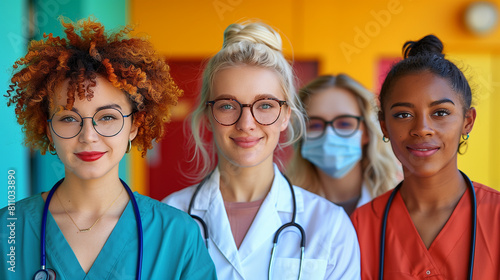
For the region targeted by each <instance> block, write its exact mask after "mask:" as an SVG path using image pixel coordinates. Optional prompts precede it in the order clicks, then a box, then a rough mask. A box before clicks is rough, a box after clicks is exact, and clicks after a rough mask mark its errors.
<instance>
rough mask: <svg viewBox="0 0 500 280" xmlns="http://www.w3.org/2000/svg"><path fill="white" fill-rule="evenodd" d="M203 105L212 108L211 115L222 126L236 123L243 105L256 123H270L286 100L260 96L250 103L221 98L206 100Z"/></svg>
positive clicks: (278, 113) (274, 120)
mask: <svg viewBox="0 0 500 280" xmlns="http://www.w3.org/2000/svg"><path fill="white" fill-rule="evenodd" d="M205 105H206V106H210V107H211V108H212V116H213V117H214V119H215V120H216V121H217V122H218V123H220V124H221V125H224V126H230V125H233V124H235V123H237V122H238V120H239V119H240V118H241V114H242V112H243V108H244V107H249V108H250V112H251V113H252V116H253V118H254V119H255V121H256V122H257V123H259V124H261V125H271V124H273V123H275V122H276V121H277V120H278V118H279V117H280V114H281V106H283V105H286V101H283V100H279V99H276V98H262V99H259V100H255V101H254V102H253V103H252V104H241V103H240V102H238V100H236V99H232V98H221V99H216V100H212V101H207V102H206V104H205Z"/></svg>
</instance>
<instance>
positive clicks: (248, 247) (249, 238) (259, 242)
mask: <svg viewBox="0 0 500 280" xmlns="http://www.w3.org/2000/svg"><path fill="white" fill-rule="evenodd" d="M294 190H295V200H296V203H297V213H300V212H303V211H304V202H303V197H302V193H301V192H300V191H298V189H294ZM280 212H284V213H289V215H282V216H280ZM292 213H293V202H292V194H291V191H290V186H289V184H288V182H287V180H286V179H285V177H284V176H283V175H282V173H281V171H280V170H279V169H278V167H277V166H276V165H274V180H273V184H272V186H271V190H270V191H269V193H268V195H267V196H266V198H265V199H264V201H263V202H262V205H261V207H260V209H259V212H258V213H257V215H256V216H255V219H254V221H253V223H252V225H251V226H250V228H249V229H248V232H247V234H246V236H245V239H243V242H242V243H241V246H240V248H239V256H240V260H241V261H244V260H245V259H246V258H247V257H248V256H250V255H251V254H252V253H253V252H256V251H258V250H257V248H259V247H260V246H263V245H264V244H263V243H269V247H270V248H271V244H272V239H273V238H274V235H275V233H276V231H277V230H278V229H279V228H280V227H281V226H282V225H283V224H285V223H288V222H290V221H291V219H292Z"/></svg>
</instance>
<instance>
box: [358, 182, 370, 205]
mask: <svg viewBox="0 0 500 280" xmlns="http://www.w3.org/2000/svg"><path fill="white" fill-rule="evenodd" d="M372 199H373V197H372V196H371V194H370V191H369V190H368V187H367V186H366V185H365V184H363V185H362V186H361V197H360V198H359V201H358V205H356V208H358V207H360V206H363V205H365V204H366V203H368V202H370V201H371V200H372Z"/></svg>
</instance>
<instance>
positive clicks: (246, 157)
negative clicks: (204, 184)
mask: <svg viewBox="0 0 500 280" xmlns="http://www.w3.org/2000/svg"><path fill="white" fill-rule="evenodd" d="M221 98H231V99H236V100H237V101H238V102H240V103H241V104H252V103H253V102H254V101H256V100H259V99H262V98H276V99H279V100H285V94H284V93H283V90H282V88H281V85H280V81H279V78H278V76H277V74H276V73H275V72H274V71H272V70H269V69H265V68H259V67H253V66H236V67H231V68H227V69H224V70H221V71H220V72H218V73H217V74H216V75H215V78H214V84H213V88H212V95H211V96H210V100H217V99H221ZM266 106H269V105H266ZM263 108H264V109H265V108H267V107H263ZM206 113H207V115H208V118H209V120H210V126H211V130H212V132H213V135H214V140H215V144H216V146H217V155H218V158H219V164H224V163H230V164H232V165H235V166H239V167H251V166H257V165H259V164H261V163H263V162H266V163H269V164H272V161H273V153H274V149H275V148H276V146H277V145H278V141H279V138H280V133H281V131H283V130H285V129H286V128H287V126H288V122H289V118H290V109H289V108H288V107H287V106H286V105H283V106H282V108H281V113H280V115H279V118H278V120H277V121H276V122H274V123H273V124H271V125H261V124H259V123H258V122H256V120H255V119H254V117H253V116H252V113H251V112H250V108H249V107H244V108H243V111H242V115H241V117H240V119H239V120H238V121H237V122H236V123H235V124H233V125H230V126H224V125H221V124H220V123H218V122H217V121H216V120H215V119H214V118H213V115H212V111H211V109H210V108H207V110H206ZM254 113H257V112H256V111H255V112H254Z"/></svg>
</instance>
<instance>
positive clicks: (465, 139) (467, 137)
mask: <svg viewBox="0 0 500 280" xmlns="http://www.w3.org/2000/svg"><path fill="white" fill-rule="evenodd" d="M462 140H464V141H467V140H469V133H467V136H464V135H462Z"/></svg>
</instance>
